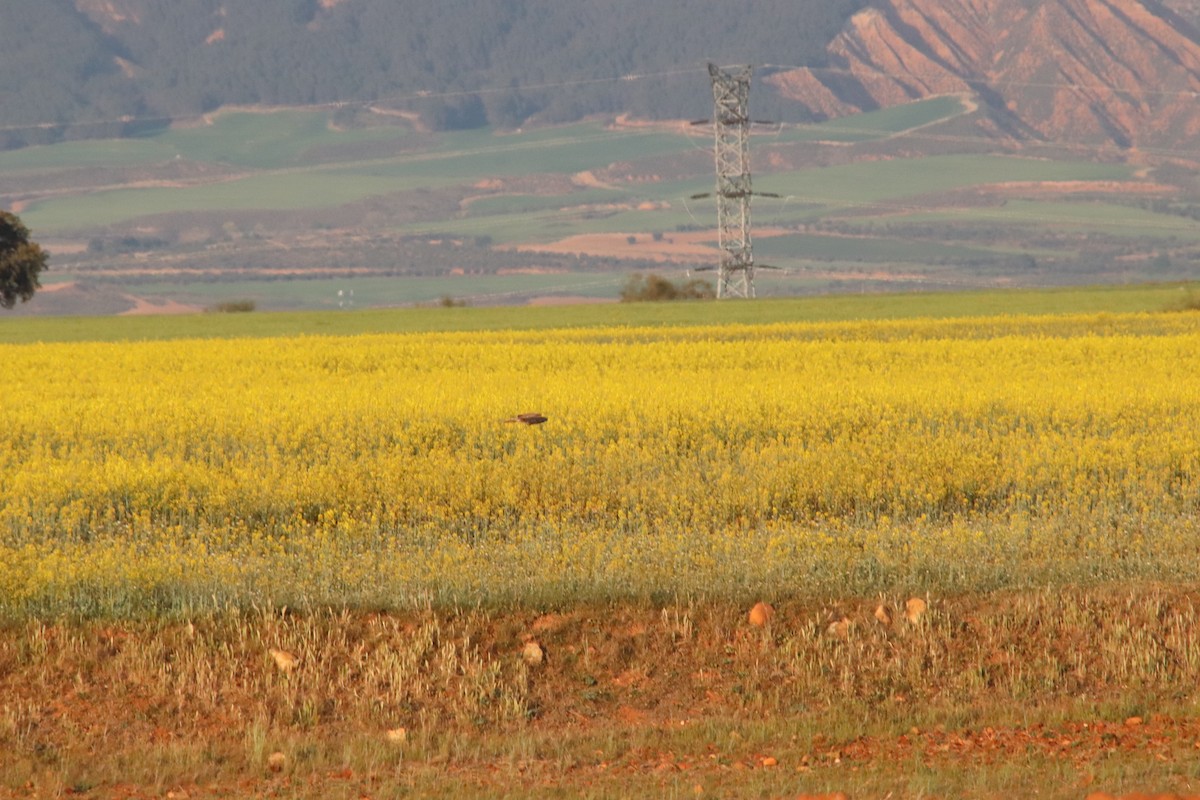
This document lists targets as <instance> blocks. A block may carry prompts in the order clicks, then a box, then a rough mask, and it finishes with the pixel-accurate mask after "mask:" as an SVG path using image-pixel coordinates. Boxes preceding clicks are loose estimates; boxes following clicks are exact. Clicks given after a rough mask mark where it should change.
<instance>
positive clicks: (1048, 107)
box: [769, 0, 1200, 148]
mask: <svg viewBox="0 0 1200 800" xmlns="http://www.w3.org/2000/svg"><path fill="white" fill-rule="evenodd" d="M828 54H829V63H830V68H829V69H816V70H812V69H801V70H792V71H788V72H783V73H779V74H776V75H773V76H771V78H770V79H769V82H770V84H771V85H773V86H774V87H776V88H778V89H779V91H780V92H781V93H782V94H783V95H784V96H786V97H789V98H791V99H793V100H795V101H796V102H799V103H801V104H802V105H803V106H805V107H806V108H807V109H809V110H810V111H812V112H813V113H814V114H817V115H819V116H822V117H838V116H843V115H846V114H851V113H855V112H858V111H861V110H866V109H872V108H878V107H884V106H890V105H895V104H898V103H903V102H908V101H911V100H914V99H917V98H922V97H928V96H931V95H937V94H949V93H971V94H973V95H976V96H977V97H979V99H980V100H981V101H982V102H983V103H984V107H985V109H986V118H985V121H984V122H983V123H981V124H983V125H984V127H986V128H987V129H989V130H990V131H992V132H994V133H997V134H1003V135H1007V136H1012V137H1016V138H1026V137H1030V138H1034V139H1040V140H1046V141H1058V142H1070V143H1086V144H1112V145H1116V146H1119V147H1167V148H1169V147H1178V146H1181V145H1185V144H1189V143H1190V142H1191V141H1192V140H1193V139H1194V137H1195V136H1196V134H1197V133H1198V132H1200V104H1197V103H1196V98H1195V94H1194V93H1196V92H1200V31H1198V30H1197V29H1196V28H1195V27H1194V26H1193V25H1192V24H1191V23H1189V22H1188V21H1186V20H1185V19H1184V18H1183V17H1182V16H1180V15H1178V14H1176V13H1175V12H1173V11H1172V10H1170V9H1169V8H1167V7H1166V6H1164V5H1162V4H1161V3H1158V2H1155V0H1038V2H1028V0H880V2H879V3H878V7H877V8H871V9H868V10H865V11H862V12H860V13H858V14H856V15H855V16H854V17H853V18H852V19H851V20H850V22H849V23H848V24H847V26H846V28H845V29H843V31H842V33H841V34H840V35H838V36H837V37H836V38H835V39H834V40H833V41H832V42H831V43H830V45H829V47H828Z"/></svg>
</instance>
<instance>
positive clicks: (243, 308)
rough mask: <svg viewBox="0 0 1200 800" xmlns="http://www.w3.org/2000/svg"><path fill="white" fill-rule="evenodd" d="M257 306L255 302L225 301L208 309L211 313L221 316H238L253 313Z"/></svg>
mask: <svg viewBox="0 0 1200 800" xmlns="http://www.w3.org/2000/svg"><path fill="white" fill-rule="evenodd" d="M255 308H257V304H256V303H255V302H254V301H253V300H224V301H222V302H220V303H216V304H214V305H211V306H209V307H208V310H209V311H213V312H216V313H220V314H236V313H244V312H247V311H253V310H254V309H255Z"/></svg>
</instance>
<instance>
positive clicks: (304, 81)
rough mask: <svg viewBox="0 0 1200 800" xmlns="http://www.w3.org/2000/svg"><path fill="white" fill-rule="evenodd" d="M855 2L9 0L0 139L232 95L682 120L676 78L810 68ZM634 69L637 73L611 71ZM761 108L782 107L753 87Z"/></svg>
mask: <svg viewBox="0 0 1200 800" xmlns="http://www.w3.org/2000/svg"><path fill="white" fill-rule="evenodd" d="M862 5H863V3H862V0H832V1H831V0H759V2H756V3H755V4H754V11H753V13H746V12H745V11H744V10H743V9H741V8H738V7H736V5H734V4H729V3H722V2H720V0H685V2H680V3H675V4H671V6H670V8H668V7H666V6H661V5H660V6H655V7H654V9H653V10H652V11H647V9H646V7H645V6H644V4H642V3H639V2H635V0H567V1H566V2H549V1H548V0H448V1H447V2H443V1H442V0H406V2H404V3H395V2H390V0H256V2H252V3H251V2H246V1H245V0H226V2H222V1H221V0H176V1H175V2H171V3H162V2H159V0H6V2H5V4H4V6H5V8H4V10H3V11H2V12H0V70H3V72H4V73H5V74H7V75H10V76H13V75H15V76H18V77H19V80H16V81H6V82H5V85H4V86H3V87H2V88H0V148H12V147H19V146H23V145H27V144H37V143H44V142H48V141H55V140H58V139H61V138H96V137H107V136H121V135H129V134H133V133H138V132H143V131H145V130H146V129H147V128H150V129H153V128H161V127H163V126H165V125H166V124H167V123H168V122H169V121H170V118H179V117H189V116H195V115H198V114H201V113H204V112H208V111H212V110H214V109H216V108H219V107H222V106H230V105H255V104H261V105H270V106H277V105H310V104H330V105H344V106H345V108H344V111H345V117H346V120H345V121H346V122H349V121H350V120H351V119H352V118H353V111H354V110H355V108H357V107H360V106H363V105H378V104H383V105H386V106H388V107H390V108H394V109H399V110H403V111H407V112H411V113H413V114H419V115H420V116H421V117H422V118H423V120H424V121H425V123H426V124H427V125H428V126H430V127H433V128H438V129H451V128H471V127H479V126H482V125H484V124H492V125H495V126H499V127H516V126H518V125H521V124H523V123H525V122H526V121H527V120H530V119H534V120H537V121H542V122H562V121H571V120H577V119H580V118H582V117H584V116H587V115H590V114H596V113H617V112H625V113H631V114H634V115H635V116H639V117H644V118H672V117H674V118H678V117H694V116H697V115H703V114H705V113H707V111H706V109H707V105H708V103H710V102H711V101H710V100H709V98H708V95H707V93H706V92H705V91H704V86H703V84H702V83H699V82H697V83H696V88H695V89H693V88H692V82H690V81H688V80H686V79H685V78H680V77H679V76H678V72H679V70H681V69H695V68H699V69H703V67H704V64H705V62H706V61H708V60H710V59H711V60H717V61H722V62H727V63H728V62H759V63H761V62H762V61H764V60H769V61H774V62H779V63H788V64H809V63H819V60H820V59H822V58H824V48H825V45H826V43H827V42H828V41H829V40H830V39H831V38H832V37H833V36H835V35H836V34H837V32H838V30H840V29H841V27H842V25H843V24H844V22H845V20H846V19H847V18H848V17H849V16H850V15H851V14H852V13H853V12H854V11H855V10H857V9H858V8H861V7H862ZM47 42H53V43H54V46H53V47H47V46H46V43H47ZM814 59H815V60H814ZM634 75H648V76H649V77H647V78H644V79H641V80H627V81H622V80H619V79H618V78H619V76H634ZM681 81H682V82H681ZM760 109H761V110H762V111H763V112H764V113H768V112H769V113H771V114H773V115H781V114H783V113H784V111H785V109H782V108H781V107H779V106H778V105H776V106H775V107H772V105H771V102H770V99H769V98H768V97H766V96H764V97H763V98H762V103H760Z"/></svg>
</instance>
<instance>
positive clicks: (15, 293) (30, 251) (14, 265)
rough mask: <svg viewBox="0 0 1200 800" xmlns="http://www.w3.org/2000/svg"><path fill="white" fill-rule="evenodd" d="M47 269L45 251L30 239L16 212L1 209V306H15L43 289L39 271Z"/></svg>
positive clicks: (27, 230)
mask: <svg viewBox="0 0 1200 800" xmlns="http://www.w3.org/2000/svg"><path fill="white" fill-rule="evenodd" d="M45 268H46V251H44V250H42V248H41V245H39V244H38V243H37V242H33V241H30V239H29V229H28V228H26V227H25V225H24V224H23V223H22V222H21V219H20V218H19V217H18V216H17V215H16V214H10V213H8V212H7V211H0V306H3V307H4V308H12V307H13V306H14V305H16V303H17V300H18V299H20V301H21V302H22V303H24V302H25V301H27V300H29V298H31V297H33V293H34V292H36V291H37V290H38V289H39V288H41V284H40V283H38V273H40V272H41V271H42V270H43V269H45Z"/></svg>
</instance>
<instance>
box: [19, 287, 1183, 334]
mask: <svg viewBox="0 0 1200 800" xmlns="http://www.w3.org/2000/svg"><path fill="white" fill-rule="evenodd" d="M1197 289H1200V287H1193V286H1192V285H1188V284H1179V283H1172V284H1147V285H1142V286H1094V287H1083V288H1070V289H1014V290H1002V291H985V292H949V293H946V292H943V293H934V292H930V293H911V294H910V293H899V294H846V295H829V296H822V297H812V298H790V299H762V300H755V301H753V302H741V301H722V302H687V303H619V304H601V305H577V306H559V307H554V306H548V307H523V306H522V307H494V308H406V309H383V310H376V309H372V310H354V311H316V312H270V313H254V314H193V315H178V316H176V315H167V316H156V315H147V316H130V317H56V318H38V317H4V316H0V343H5V342H6V343H20V342H55V341H121V340H140V339H179V338H196V337H201V338H207V337H219V338H227V337H242V336H303V335H309V334H314V333H320V334H335V335H353V334H359V333H404V332H414V333H416V332H423V331H455V330H461V331H482V330H536V329H548V328H576V327H594V326H607V325H616V326H641V325H704V324H723V323H735V324H756V323H773V322H801V321H812V322H821V321H836V320H866V319H911V318H920V317H929V318H949V317H967V316H981V315H982V316H988V315H996V314H1071V313H1090V312H1112V313H1124V312H1138V311H1164V310H1167V309H1170V308H1172V307H1174V306H1176V305H1178V304H1180V303H1181V302H1182V301H1184V300H1186V299H1187V298H1189V297H1192V296H1193V293H1194V292H1195V291H1197Z"/></svg>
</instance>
